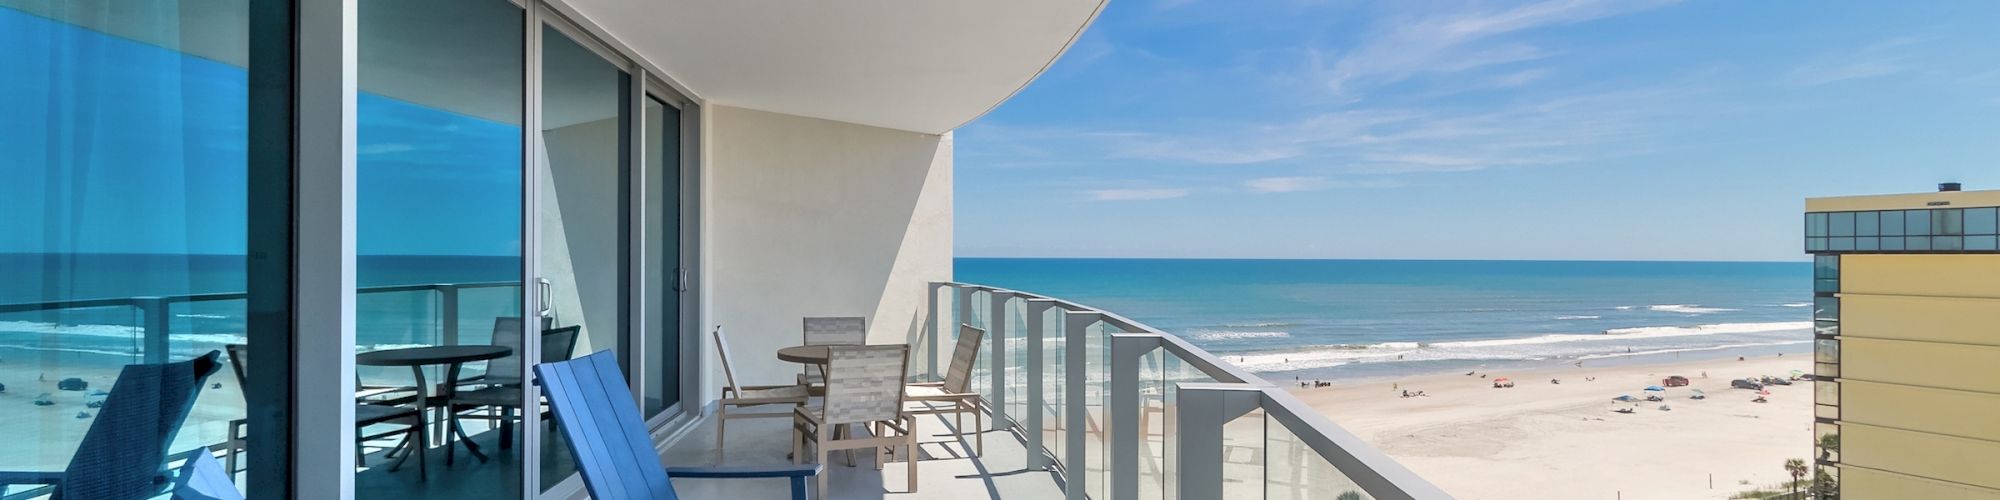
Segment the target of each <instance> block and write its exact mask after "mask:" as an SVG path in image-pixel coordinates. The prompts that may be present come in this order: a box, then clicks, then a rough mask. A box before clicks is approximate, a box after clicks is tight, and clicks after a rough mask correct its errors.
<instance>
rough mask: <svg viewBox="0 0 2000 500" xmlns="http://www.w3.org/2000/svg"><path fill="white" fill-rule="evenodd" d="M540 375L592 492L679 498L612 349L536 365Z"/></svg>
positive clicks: (616, 499) (611, 497)
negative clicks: (619, 369) (647, 431)
mask: <svg viewBox="0 0 2000 500" xmlns="http://www.w3.org/2000/svg"><path fill="white" fill-rule="evenodd" d="M535 376H537V377H539V379H540V381H541V387H542V395H543V396H546V397H548V399H549V406H550V407H551V408H552V409H553V410H554V411H555V414H556V423H557V424H558V427H559V428H560V429H561V430H562V436H563V439H564V440H565V441H568V442H569V451H570V453H571V454H573V455H575V457H576V463H577V470H578V471H579V472H581V473H582V474H583V484H584V486H585V487H586V488H588V489H589V490H590V496H591V497H592V498H599V499H607V500H624V499H653V500H675V499H676V497H675V496H674V487H673V482H672V480H671V479H669V478H668V477H667V469H666V467H664V466H663V465H662V464H661V463H660V455H659V453H658V452H657V451H655V450H654V449H653V439H652V437H651V436H649V435H647V433H646V425H645V420H644V419H641V418H640V417H639V407H638V405H636V404H634V403H633V402H632V390H631V389H628V388H626V387H625V377H624V375H622V374H621V373H620V372H619V371H618V358H617V357H615V356H614V355H612V353H611V351H599V352H597V353H595V354H591V355H589V356H584V357H581V358H577V359H572V360H569V361H558V362H552V363H542V364H539V365H535Z"/></svg>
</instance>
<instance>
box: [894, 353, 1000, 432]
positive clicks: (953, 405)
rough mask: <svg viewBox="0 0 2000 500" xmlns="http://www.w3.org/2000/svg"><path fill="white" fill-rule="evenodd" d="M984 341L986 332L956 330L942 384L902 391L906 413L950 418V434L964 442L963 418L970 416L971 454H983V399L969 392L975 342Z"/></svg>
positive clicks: (975, 357)
mask: <svg viewBox="0 0 2000 500" xmlns="http://www.w3.org/2000/svg"><path fill="white" fill-rule="evenodd" d="M985 338H986V330H981V329H979V328H976V327H973V326H972V325H959V326H958V345H957V347H955V348H953V349H952V351H951V365H950V366H949V367H947V368H946V371H945V373H944V381H942V382H920V383H914V384H908V385H905V386H904V387H903V398H904V399H905V400H908V401H909V402H911V403H913V404H912V405H911V408H910V409H909V412H910V413H912V414H916V415H942V414H947V413H949V414H952V419H953V421H954V424H955V425H954V426H953V430H954V434H955V435H957V436H959V439H960V440H961V441H963V440H964V439H965V434H966V428H965V414H966V413H971V414H972V422H973V423H972V436H973V437H972V439H973V443H974V444H973V448H974V449H973V454H975V455H985V454H986V435H985V434H984V433H981V432H979V431H980V430H981V429H985V428H986V417H985V404H986V403H985V401H986V400H985V398H982V397H980V396H979V394H978V393H974V392H972V391H971V385H972V365H973V364H974V363H977V362H978V361H979V342H980V341H981V340H983V339H985Z"/></svg>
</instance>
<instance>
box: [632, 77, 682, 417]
mask: <svg viewBox="0 0 2000 500" xmlns="http://www.w3.org/2000/svg"><path fill="white" fill-rule="evenodd" d="M645 107H646V109H645V115H646V122H645V127H644V129H643V133H644V134H645V158H646V163H645V167H646V172H645V177H646V189H645V193H646V194H645V200H646V204H645V214H646V215H645V217H646V230H645V231H646V237H645V246H644V251H645V260H646V266H645V268H644V269H645V275H646V278H645V297H646V299H645V306H644V307H645V311H646V317H645V322H644V324H645V327H644V337H645V342H644V346H645V353H644V354H643V356H644V357H645V362H644V363H640V365H641V366H643V367H644V369H643V370H642V372H644V374H645V376H644V378H643V379H642V381H641V384H642V385H643V386H644V390H643V392H644V393H645V397H644V398H643V399H644V400H645V413H646V417H647V418H652V417H654V416H657V415H659V414H660V412H663V411H666V410H667V409H669V408H672V407H673V406H674V404H676V403H679V402H680V383H681V382H680V353H681V345H680V343H681V339H682V338H683V337H681V310H680V307H681V297H682V295H683V294H685V293H686V292H687V276H686V274H685V272H684V271H683V270H682V267H681V196H680V189H681V156H680V155H681V148H680V145H681V143H680V140H681V127H680V121H681V110H680V108H676V107H674V106H673V105H671V104H667V103H666V102H663V101H662V100H661V99H660V98H658V97H654V96H650V95H649V96H646V102H645Z"/></svg>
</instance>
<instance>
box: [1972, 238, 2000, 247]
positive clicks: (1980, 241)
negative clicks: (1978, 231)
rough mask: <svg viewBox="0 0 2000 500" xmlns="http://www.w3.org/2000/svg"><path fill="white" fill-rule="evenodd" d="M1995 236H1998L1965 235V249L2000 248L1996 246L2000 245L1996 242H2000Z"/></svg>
mask: <svg viewBox="0 0 2000 500" xmlns="http://www.w3.org/2000/svg"><path fill="white" fill-rule="evenodd" d="M1995 238H1996V237H1994V236H1967V237H1965V249H1966V250H1997V249H2000V248H1996V246H2000V245H1996V243H2000V242H1996V240H1995Z"/></svg>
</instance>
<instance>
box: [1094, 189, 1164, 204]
mask: <svg viewBox="0 0 2000 500" xmlns="http://www.w3.org/2000/svg"><path fill="white" fill-rule="evenodd" d="M1085 194H1088V195H1090V199H1091V200H1094V201H1141V200H1167V199H1173V198H1182V197H1186V196H1187V195H1188V190H1186V189H1177V188H1154V189H1096V190H1091V191H1088V192H1086V193H1085Z"/></svg>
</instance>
